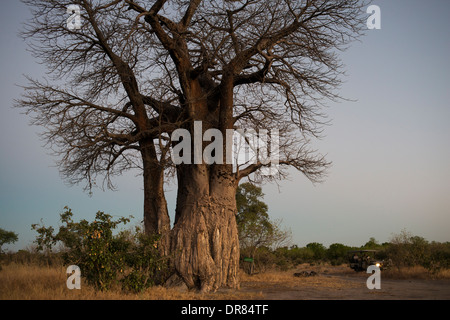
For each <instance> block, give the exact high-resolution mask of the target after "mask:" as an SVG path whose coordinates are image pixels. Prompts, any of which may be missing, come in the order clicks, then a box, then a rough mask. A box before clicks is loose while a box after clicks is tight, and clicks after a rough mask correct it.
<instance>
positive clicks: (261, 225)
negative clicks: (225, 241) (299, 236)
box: [236, 182, 291, 273]
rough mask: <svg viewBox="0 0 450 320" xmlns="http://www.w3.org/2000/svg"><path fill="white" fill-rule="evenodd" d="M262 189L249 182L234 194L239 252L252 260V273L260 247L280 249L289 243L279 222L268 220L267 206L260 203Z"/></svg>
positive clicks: (287, 236)
mask: <svg viewBox="0 0 450 320" xmlns="http://www.w3.org/2000/svg"><path fill="white" fill-rule="evenodd" d="M263 197H264V194H263V192H262V189H261V188H260V187H257V186H255V185H253V184H251V183H249V182H246V183H243V184H241V185H240V186H239V187H238V189H237V192H236V203H237V210H238V214H237V216H236V220H237V225H238V234H239V245H240V247H241V252H245V253H246V254H248V255H249V256H250V258H251V259H252V265H251V268H250V273H252V272H253V267H254V259H255V256H256V252H257V250H258V249H259V248H262V247H281V246H283V245H285V244H286V243H287V242H289V241H290V236H291V233H290V231H287V230H282V228H281V222H280V221H272V220H271V219H270V218H269V214H268V206H267V204H266V203H264V202H263V201H261V200H260V199H262V198H263Z"/></svg>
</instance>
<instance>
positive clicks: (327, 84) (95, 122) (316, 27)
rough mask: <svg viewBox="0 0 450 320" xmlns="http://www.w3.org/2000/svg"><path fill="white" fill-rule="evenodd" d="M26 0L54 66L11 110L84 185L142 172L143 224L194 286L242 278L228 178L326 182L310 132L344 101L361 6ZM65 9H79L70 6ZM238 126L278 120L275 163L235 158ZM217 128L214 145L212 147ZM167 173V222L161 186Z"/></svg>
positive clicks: (31, 29)
mask: <svg viewBox="0 0 450 320" xmlns="http://www.w3.org/2000/svg"><path fill="white" fill-rule="evenodd" d="M23 1H24V2H25V3H26V4H27V5H29V6H30V8H31V9H32V13H33V18H32V19H31V20H30V21H29V22H28V23H27V24H26V26H25V29H24V31H23V36H24V37H25V39H26V40H27V41H28V42H29V45H30V50H31V51H32V53H33V54H34V56H35V57H36V58H37V59H38V60H39V62H41V63H43V64H44V65H45V66H46V67H47V68H48V71H49V73H48V77H47V78H45V79H32V78H31V77H28V80H29V83H28V84H27V85H25V86H24V95H23V97H22V98H21V99H20V100H18V101H17V106H19V107H21V108H24V109H25V110H26V113H27V114H29V115H30V117H31V118H32V123H33V124H35V125H39V126H42V127H43V128H45V130H44V132H43V134H42V137H43V139H44V140H45V141H46V142H47V143H48V147H49V148H51V150H53V151H54V152H55V153H56V156H57V159H58V164H59V167H60V170H61V172H62V173H63V175H64V177H65V178H66V179H67V180H68V181H70V182H71V183H80V182H83V181H84V182H86V187H87V188H88V189H91V188H92V187H93V186H95V185H97V184H98V183H99V182H98V180H99V179H103V185H104V186H106V187H112V182H111V181H112V180H111V178H112V177H113V176H114V175H117V174H122V173H123V172H124V171H126V170H130V169H135V168H138V169H139V170H142V176H143V186H144V225H145V230H146V232H148V233H159V234H161V235H162V240H161V247H162V248H163V250H164V252H165V254H168V255H170V256H171V264H172V267H173V268H174V270H175V272H176V273H177V274H178V275H179V276H180V277H181V278H182V279H183V280H184V282H185V283H186V285H187V286H188V287H189V288H196V289H200V290H203V291H211V290H215V289H217V288H219V287H222V286H227V287H234V288H236V287H238V286H239V280H238V267H239V241H238V233H237V227H236V218H235V215H236V200H235V194H236V188H237V186H238V184H239V182H240V181H241V180H242V179H244V178H246V177H251V178H252V179H269V180H274V179H284V178H285V177H286V175H287V172H288V169H289V168H295V169H297V170H298V171H300V172H301V173H303V174H304V175H305V176H306V177H307V178H308V179H310V180H311V181H314V182H315V181H321V180H322V179H323V176H324V173H325V170H326V168H327V166H328V165H329V163H328V162H327V160H325V159H324V157H323V156H322V155H320V154H318V153H317V152H315V151H314V150H311V149H310V140H311V139H314V138H317V137H318V136H320V133H321V129H322V125H323V123H324V122H325V120H326V119H325V118H324V114H323V112H322V111H321V110H322V106H323V104H324V103H325V102H326V101H329V99H332V100H333V99H340V96H339V94H338V93H337V90H338V88H339V85H340V83H341V80H340V78H341V76H342V72H343V68H342V65H341V62H340V60H339V56H338V52H339V50H344V49H345V48H346V47H347V46H348V45H349V44H350V43H351V42H352V41H353V40H355V39H357V38H358V37H359V36H360V35H361V33H362V30H363V28H364V27H365V26H366V23H365V20H364V19H365V11H364V10H363V8H364V7H365V5H366V4H364V3H363V2H362V1H358V0H336V1H325V0H211V1H201V0H190V1H188V0H156V1H143V0H104V1H100V0H23ZM69 6H71V7H70V8H74V6H75V8H77V10H73V12H71V9H69V14H67V9H68V8H69ZM71 14H73V15H75V18H77V19H78V20H77V21H76V22H77V24H76V25H73V24H72V25H71V23H73V21H70V22H68V18H69V16H70V15H71ZM199 123H200V124H201V134H205V136H202V137H203V139H202V140H201V141H200V146H199V145H198V144H196V143H195V142H199V141H189V142H188V141H186V140H184V139H186V138H187V136H186V135H185V136H183V139H181V136H180V135H179V134H175V133H178V132H180V131H178V130H185V131H183V132H188V133H190V136H191V137H192V136H194V131H195V129H196V128H197V129H198V126H197V127H196V124H199ZM239 128H253V129H254V130H255V131H258V132H262V131H263V130H267V131H270V130H277V132H278V134H277V141H276V144H277V150H276V152H275V151H273V152H272V153H273V154H272V155H274V153H276V158H277V170H276V174H270V175H267V176H264V175H262V174H260V173H261V172H262V171H261V170H263V169H264V168H266V167H267V166H270V165H272V163H271V162H270V161H269V162H268V161H262V160H261V159H259V158H257V159H256V160H255V161H248V162H243V163H238V164H237V166H236V165H232V164H231V163H230V161H229V160H230V159H229V158H228V154H227V152H226V151H227V147H229V146H230V145H231V144H232V143H233V142H232V141H231V138H230V135H227V132H228V131H227V130H232V129H239ZM210 130H213V131H210ZM207 132H210V133H211V132H213V133H214V134H212V135H211V134H210V135H206V133H207ZM219 135H221V137H222V138H223V139H222V140H221V142H222V144H221V147H220V148H219V147H215V148H213V150H211V148H209V149H207V148H208V146H209V144H208V142H211V141H214V142H215V143H216V142H218V141H220V140H217V139H218V137H219ZM174 136H176V139H175V138H174ZM194 140H196V139H194ZM247 140H249V139H247ZM266 140H267V141H266V142H267V145H268V146H269V145H275V141H274V139H273V138H269V139H266ZM177 143H184V144H191V146H192V149H191V148H190V150H200V152H202V151H205V152H206V150H208V152H210V154H211V155H213V158H214V159H216V160H217V159H219V160H222V161H214V163H210V162H206V161H204V159H201V160H200V161H198V159H197V160H196V161H194V160H195V159H194V158H195V152H192V153H189V152H188V150H182V151H181V153H182V158H183V159H191V160H192V161H184V162H181V163H179V162H176V163H174V161H172V160H173V157H172V156H171V152H172V151H173V149H174V148H176V146H177V145H178V144H177ZM215 146H217V144H215ZM196 148H197V149H196ZM227 160H228V161H227ZM171 177H173V178H174V179H176V183H177V201H176V212H175V221H174V225H173V227H171V222H170V218H169V214H168V210H167V203H166V199H165V194H164V183H165V182H167V181H168V179H169V178H171Z"/></svg>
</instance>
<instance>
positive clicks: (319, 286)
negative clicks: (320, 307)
mask: <svg viewBox="0 0 450 320" xmlns="http://www.w3.org/2000/svg"><path fill="white" fill-rule="evenodd" d="M311 270H312V269H311ZM313 271H316V272H317V275H316V276H312V277H300V278H298V277H294V276H293V273H294V272H295V271H294V272H292V271H291V272H286V273H284V275H281V276H280V274H279V273H274V274H270V273H267V274H261V275H254V276H247V277H246V278H245V279H244V281H242V283H241V291H242V292H247V293H255V294H256V293H258V294H259V296H258V297H259V298H261V299H266V300H450V280H449V279H437V280H433V279H392V278H391V277H388V278H386V277H385V278H383V271H382V272H381V289H372V290H370V289H368V288H367V285H366V281H367V279H368V278H369V277H370V274H367V273H364V272H354V271H352V270H348V269H346V268H345V267H335V268H334V267H331V268H328V269H325V270H324V269H321V270H317V269H316V270H313ZM258 297H256V298H258Z"/></svg>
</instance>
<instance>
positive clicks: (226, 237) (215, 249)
mask: <svg viewBox="0 0 450 320" xmlns="http://www.w3.org/2000/svg"><path fill="white" fill-rule="evenodd" d="M178 176H179V180H181V181H182V182H183V187H182V188H179V194H178V199H177V208H176V221H175V226H174V228H173V230H172V233H171V252H172V254H174V257H173V262H174V264H173V265H174V268H175V270H176V272H177V274H178V275H179V276H180V277H181V278H182V279H183V281H184V282H185V283H186V285H187V286H188V288H189V289H197V290H200V291H204V292H208V291H215V290H217V289H218V288H220V287H230V288H239V279H238V269H239V239H238V232H237V225H236V200H235V195H236V184H235V182H234V180H233V179H232V178H231V177H228V179H227V178H224V177H221V176H217V175H214V176H210V175H209V172H208V170H207V167H206V166H204V165H186V166H183V167H182V168H180V169H179V172H178Z"/></svg>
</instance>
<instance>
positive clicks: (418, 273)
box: [383, 266, 450, 280]
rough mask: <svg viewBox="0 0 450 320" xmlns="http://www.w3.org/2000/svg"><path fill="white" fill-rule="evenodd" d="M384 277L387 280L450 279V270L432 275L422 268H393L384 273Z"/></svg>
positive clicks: (443, 270)
mask: <svg viewBox="0 0 450 320" xmlns="http://www.w3.org/2000/svg"><path fill="white" fill-rule="evenodd" d="M383 277H385V278H387V279H405V280H406V279H422V280H430V279H433V280H436V279H450V269H442V270H439V271H437V272H436V273H431V272H430V271H429V270H427V269H426V268H424V267H422V266H414V267H402V268H391V269H389V270H384V271H383Z"/></svg>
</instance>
